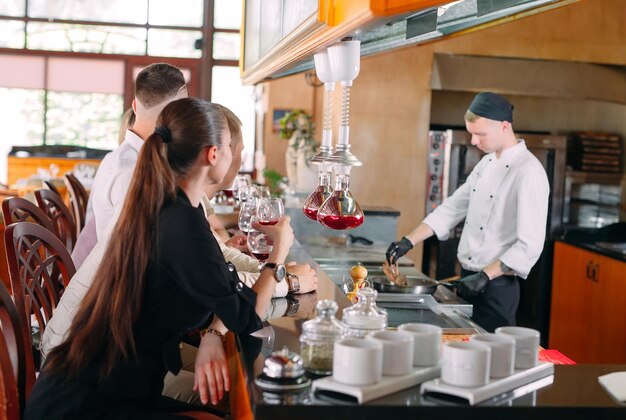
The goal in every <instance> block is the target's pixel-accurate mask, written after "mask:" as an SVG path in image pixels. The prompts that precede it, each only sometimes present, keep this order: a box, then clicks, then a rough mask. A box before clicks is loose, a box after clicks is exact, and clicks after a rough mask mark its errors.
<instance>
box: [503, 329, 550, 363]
mask: <svg viewBox="0 0 626 420" xmlns="http://www.w3.org/2000/svg"><path fill="white" fill-rule="evenodd" d="M496 334H505V335H508V336H511V337H513V338H514V339H515V369H530V368H532V367H535V366H537V362H538V359H539V337H540V333H539V331H537V330H533V329H531V328H524V327H500V328H496Z"/></svg>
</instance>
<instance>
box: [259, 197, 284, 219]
mask: <svg viewBox="0 0 626 420" xmlns="http://www.w3.org/2000/svg"><path fill="white" fill-rule="evenodd" d="M256 214H257V217H258V219H259V223H260V224H262V225H275V224H276V223H278V221H279V220H280V219H281V218H282V217H283V216H284V215H285V205H284V204H283V200H282V198H279V197H263V198H259V200H258V204H257V208H256Z"/></svg>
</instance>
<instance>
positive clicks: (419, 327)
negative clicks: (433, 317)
mask: <svg viewBox="0 0 626 420" xmlns="http://www.w3.org/2000/svg"><path fill="white" fill-rule="evenodd" d="M398 330H399V331H402V332H406V333H409V334H411V335H412V336H413V366H434V365H436V364H438V363H439V358H440V355H441V334H442V329H441V327H438V326H436V325H431V324H418V323H410V324H402V325H400V326H398Z"/></svg>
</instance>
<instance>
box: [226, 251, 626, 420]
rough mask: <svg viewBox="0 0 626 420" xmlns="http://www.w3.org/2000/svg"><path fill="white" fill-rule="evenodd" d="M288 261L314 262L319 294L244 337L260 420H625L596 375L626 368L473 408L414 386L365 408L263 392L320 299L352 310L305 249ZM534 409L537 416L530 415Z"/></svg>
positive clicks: (582, 368) (568, 375) (563, 374)
mask: <svg viewBox="0 0 626 420" xmlns="http://www.w3.org/2000/svg"><path fill="white" fill-rule="evenodd" d="M289 260H296V261H299V262H302V263H304V262H306V263H309V264H310V265H311V266H312V267H313V268H314V269H315V270H316V271H317V274H318V278H319V283H318V290H317V292H315V293H309V294H306V295H299V296H295V297H290V299H292V300H293V301H296V305H295V307H296V308H297V310H296V311H295V313H294V314H293V315H291V316H282V317H280V318H276V319H270V320H269V321H266V322H265V325H266V326H265V328H263V329H262V330H261V331H258V332H257V333H255V334H254V335H255V336H247V337H240V338H239V341H240V350H241V352H240V357H241V359H240V361H241V364H240V365H241V366H242V367H243V369H242V370H243V372H241V375H238V376H239V377H243V378H244V380H245V385H246V389H247V393H248V395H247V398H249V401H250V409H251V411H252V412H253V413H254V416H255V418H257V419H272V420H278V419H294V418H298V419H309V418H310V419H316V420H318V419H319V418H322V416H326V417H327V418H333V419H341V418H345V419H354V418H384V417H388V416H390V415H393V416H402V417H411V418H416V417H421V416H433V418H440V419H447V418H449V419H454V420H458V418H459V417H460V416H462V417H463V418H476V419H478V418H480V419H487V418H503V417H506V418H507V420H511V419H528V418H530V417H531V416H532V418H533V420H537V419H543V418H545V419H554V418H564V416H571V415H575V416H576V418H579V415H587V416H593V418H597V417H602V418H603V419H608V418H611V419H612V418H616V419H617V418H626V405H620V404H618V403H617V402H616V401H614V400H613V399H612V398H611V397H610V396H609V394H607V393H606V392H605V391H604V389H602V388H601V387H600V385H599V384H598V381H597V377H598V376H600V375H603V374H606V373H610V372H615V371H621V370H626V365H568V366H565V365H563V366H555V376H554V382H553V383H552V384H550V385H547V386H543V387H542V388H540V389H533V387H532V386H530V387H525V388H526V390H525V391H524V392H521V391H520V390H516V391H514V392H510V393H507V394H504V395H502V396H499V397H497V398H494V399H492V400H488V401H486V402H484V403H481V404H479V405H476V406H473V407H469V406H467V405H466V404H462V403H458V402H453V401H441V400H434V399H432V397H423V396H422V395H421V394H420V393H419V386H417V387H413V388H409V389H406V390H403V391H400V392H397V393H395V394H392V395H389V396H387V397H383V398H380V399H377V400H374V401H371V402H368V403H366V404H363V405H357V404H350V403H344V404H341V405H338V403H336V402H329V401H325V400H320V399H318V398H316V397H315V396H314V395H313V394H312V392H311V389H310V388H307V389H305V390H304V391H300V392H290V393H276V392H266V391H262V390H261V389H260V388H258V387H257V386H256V385H255V384H254V381H253V379H254V378H255V377H256V376H257V375H259V374H260V373H261V371H262V368H263V362H264V360H265V358H266V357H268V356H269V355H270V354H271V352H272V351H275V350H278V349H281V348H283V347H285V346H286V347H287V348H289V349H290V350H292V351H296V352H298V351H299V346H300V343H299V335H300V331H301V326H302V323H303V322H304V321H305V320H307V319H310V318H313V317H314V316H315V304H316V303H317V301H318V300H320V299H332V300H334V301H336V302H337V304H338V307H339V311H338V314H341V312H342V310H343V308H345V307H347V306H350V302H349V301H348V299H347V298H346V297H345V295H344V293H343V292H342V291H341V290H340V289H339V288H338V287H337V285H336V284H335V283H334V282H333V281H332V280H331V278H330V277H329V276H328V275H327V274H326V273H325V272H324V270H323V269H322V268H321V267H320V265H318V264H317V263H316V262H315V261H314V259H313V258H312V257H311V255H310V253H309V252H308V250H307V249H306V248H305V247H303V246H302V245H298V244H297V245H295V246H294V247H293V248H292V250H291V253H290V255H289ZM531 408H532V414H531V413H530V412H529V411H528V410H529V409H531Z"/></svg>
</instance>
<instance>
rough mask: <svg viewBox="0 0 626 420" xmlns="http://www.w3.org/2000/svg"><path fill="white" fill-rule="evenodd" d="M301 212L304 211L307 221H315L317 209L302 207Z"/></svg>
mask: <svg viewBox="0 0 626 420" xmlns="http://www.w3.org/2000/svg"><path fill="white" fill-rule="evenodd" d="M302 211H304V215H305V216H306V217H308V218H309V219H313V220H315V221H317V208H308V207H304V208H302Z"/></svg>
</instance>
